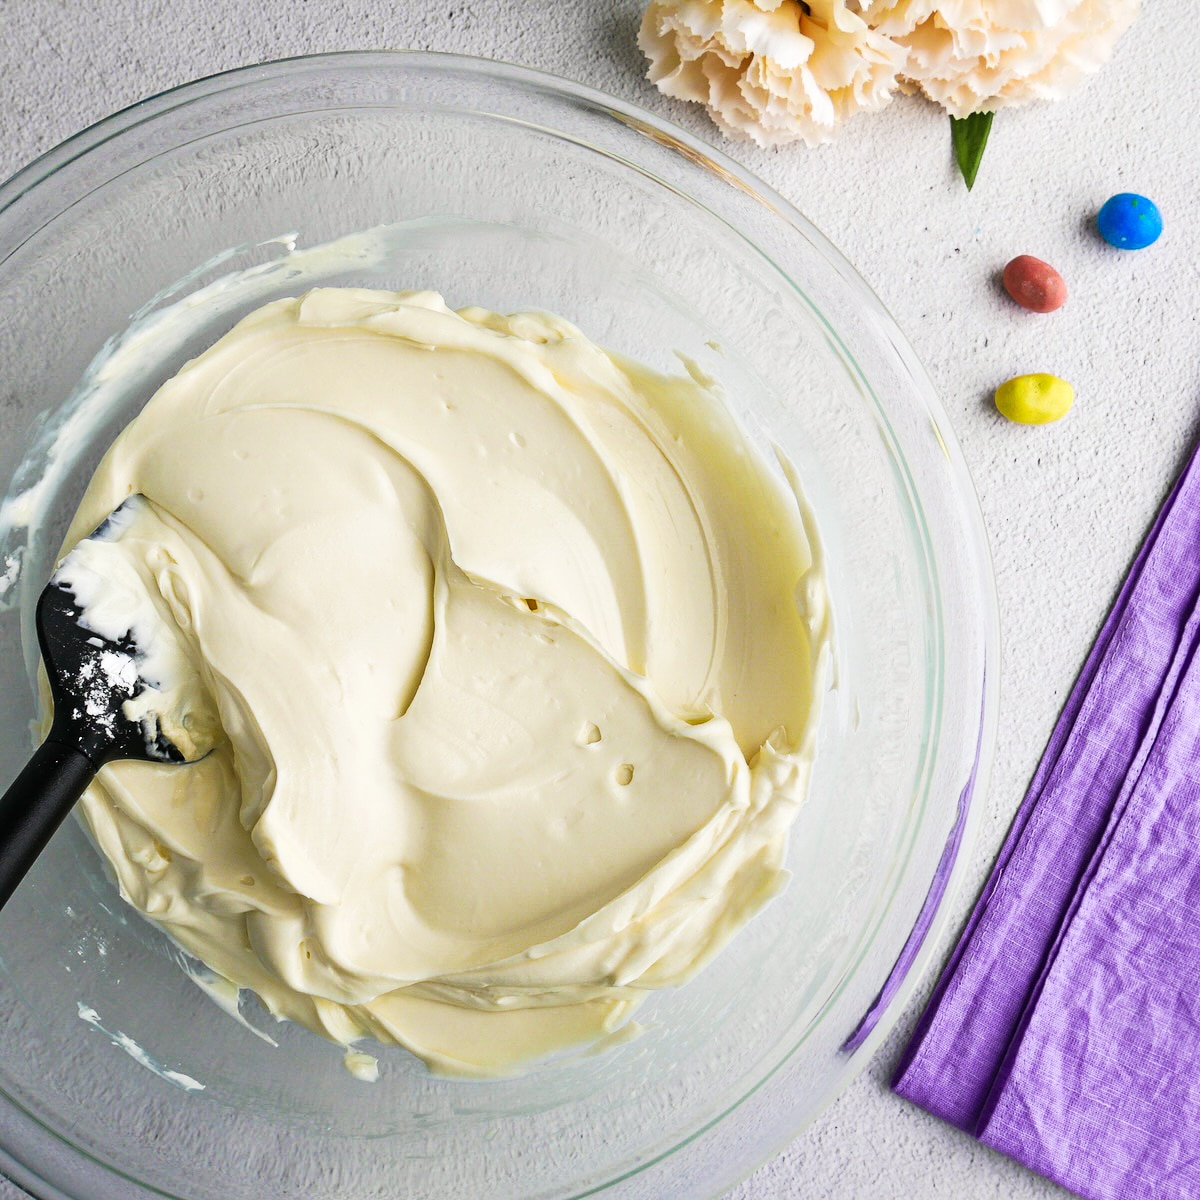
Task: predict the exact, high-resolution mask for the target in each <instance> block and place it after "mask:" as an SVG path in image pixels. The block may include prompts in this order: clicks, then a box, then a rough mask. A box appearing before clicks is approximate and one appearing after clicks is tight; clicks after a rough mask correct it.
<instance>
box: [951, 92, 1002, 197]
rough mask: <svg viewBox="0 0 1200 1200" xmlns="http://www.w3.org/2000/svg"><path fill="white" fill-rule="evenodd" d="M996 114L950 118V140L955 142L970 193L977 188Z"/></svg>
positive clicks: (961, 169)
mask: <svg viewBox="0 0 1200 1200" xmlns="http://www.w3.org/2000/svg"><path fill="white" fill-rule="evenodd" d="M995 115H996V114H995V113H990V112H977V113H972V114H971V115H970V116H969V117H951V118H950V138H951V140H952V141H953V142H954V157H955V158H956V159H957V160H958V169H959V170H960V171H961V172H962V177H963V180H964V181H965V183H966V185H967V191H968V192H969V191H970V190H971V189H972V188H973V187H974V186H975V176H976V175H978V174H979V164H980V163H981V162H982V161H983V152H984V150H985V149H986V148H987V143H988V134H989V133H991V132H992V118H993V117H994V116H995Z"/></svg>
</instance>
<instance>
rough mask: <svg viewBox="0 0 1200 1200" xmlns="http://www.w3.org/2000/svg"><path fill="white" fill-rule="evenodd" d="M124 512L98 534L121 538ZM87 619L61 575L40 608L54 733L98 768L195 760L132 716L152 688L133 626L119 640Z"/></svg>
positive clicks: (48, 587) (51, 584)
mask: <svg viewBox="0 0 1200 1200" xmlns="http://www.w3.org/2000/svg"><path fill="white" fill-rule="evenodd" d="M143 503H144V502H143ZM120 511H121V510H120V509H118V510H117V513H114V514H113V517H110V518H109V519H108V520H107V521H105V522H104V523H103V524H102V525H101V526H100V528H99V529H97V530H96V532H95V533H94V534H92V535H91V536H92V538H99V539H109V538H111V537H113V536H115V533H114V531H115V530H117V529H119V527H120V524H121V522H120V521H119V520H114V518H116V517H118V515H119V514H120ZM86 620H87V618H86V613H85V611H84V610H83V609H82V608H81V606H80V604H79V603H78V602H77V600H76V597H75V595H74V593H73V592H72V590H71V588H70V586H69V584H68V583H65V582H63V581H62V580H61V579H60V577H59V576H58V575H55V577H54V578H52V579H51V580H50V582H49V583H48V584H47V585H46V588H45V590H44V591H43V592H42V594H41V597H40V598H39V600H38V606H37V629H38V642H39V643H40V646H41V651H42V660H43V662H44V663H45V665H46V674H47V676H48V678H49V681H50V693H51V695H52V696H53V698H54V725H53V730H54V732H53V735H52V736H53V737H54V739H55V740H56V741H59V742H67V743H69V744H71V745H74V746H77V747H78V748H79V749H80V750H82V751H83V752H84V753H85V754H86V755H87V756H88V757H89V758H90V759H91V760H92V761H93V762H94V763H95V764H96V765H97V766H100V765H102V764H103V763H106V762H110V761H112V760H113V759H118V758H133V759H145V760H147V761H151V762H166V763H182V762H186V761H189V760H188V758H187V756H185V755H184V753H183V752H182V751H181V750H180V749H179V748H178V747H177V746H176V745H175V744H174V743H173V742H171V741H169V740H168V739H167V738H166V737H165V736H164V735H163V734H162V732H161V731H160V730H159V728H158V726H157V722H155V721H154V720H153V719H145V718H142V719H139V718H138V717H136V716H135V717H130V716H128V715H126V704H127V702H128V701H130V700H133V699H134V698H135V697H137V696H139V695H141V693H142V692H143V691H145V690H146V689H147V687H148V686H149V685H148V684H147V682H146V680H145V679H144V678H143V677H142V675H141V673H140V665H139V664H140V662H141V655H140V654H139V650H138V646H137V644H136V643H135V642H134V640H133V637H132V633H131V631H130V630H126V631H125V632H124V634H123V635H122V636H120V637H116V638H114V637H112V636H111V630H109V631H108V633H109V636H102V635H101V634H99V633H97V632H96V631H95V630H94V629H91V628H89V627H88V625H87V623H86ZM193 757H199V755H193Z"/></svg>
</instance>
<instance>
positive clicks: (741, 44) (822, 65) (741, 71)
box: [638, 0, 907, 146]
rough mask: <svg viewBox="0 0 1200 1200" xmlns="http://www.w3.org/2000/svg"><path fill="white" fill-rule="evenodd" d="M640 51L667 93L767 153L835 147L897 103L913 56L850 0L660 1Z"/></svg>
mask: <svg viewBox="0 0 1200 1200" xmlns="http://www.w3.org/2000/svg"><path fill="white" fill-rule="evenodd" d="M638 45H640V46H641V48H642V51H643V52H644V53H645V55H646V57H647V58H648V59H649V60H650V70H649V76H650V79H651V81H652V82H653V83H655V84H657V85H658V87H659V89H660V90H661V91H663V92H665V93H666V94H667V95H668V96H674V97H676V98H677V99H680V100H695V101H698V102H699V103H701V104H704V105H706V106H707V108H708V111H709V113H710V114H711V115H712V118H713V120H714V121H715V122H716V123H717V124H718V125H719V126H720V127H721V128H722V129H723V130H725V131H726V132H727V133H734V134H743V135H747V136H749V137H751V138H753V139H754V140H755V141H756V142H757V143H758V144H759V145H760V146H774V145H780V144H782V143H784V142H794V141H803V142H807V143H808V144H809V145H810V146H814V145H817V144H819V143H821V142H827V141H829V140H830V139H831V138H832V137H833V136H834V134H836V133H837V132H838V130H839V129H840V127H841V126H842V124H843V122H845V121H846V119H847V118H849V117H851V116H853V115H854V113H856V112H860V111H873V110H875V109H879V108H883V106H884V105H885V104H887V103H888V102H889V101H890V100H891V98H892V94H893V92H894V91H895V89H896V82H897V75H898V74H899V73H900V72H901V71H902V70H903V68H904V64H905V61H906V58H907V51H906V50H905V49H904V48H903V47H901V46H899V45H897V44H896V43H895V42H893V41H892V40H891V39H890V38H889V37H887V36H885V35H884V34H881V33H879V32H876V31H875V30H872V29H871V28H870V27H869V26H868V25H867V23H866V22H865V21H864V20H863V19H862V18H861V17H860V16H859V15H858V14H857V13H855V12H852V11H851V10H850V9H849V8H848V7H847V4H846V0H807V3H801V2H799V0H653V2H652V3H651V5H650V7H649V8H648V9H647V10H646V15H645V17H644V18H643V20H642V27H641V30H640V32H639V34H638Z"/></svg>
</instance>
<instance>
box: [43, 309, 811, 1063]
mask: <svg viewBox="0 0 1200 1200" xmlns="http://www.w3.org/2000/svg"><path fill="white" fill-rule="evenodd" d="M134 494H140V495H141V496H143V497H144V498H145V503H142V504H139V505H136V506H134V508H133V510H132V513H131V516H130V519H129V520H128V521H127V522H124V523H123V525H122V528H121V529H120V531H119V536H118V537H117V538H116V539H114V540H113V541H112V542H110V543H109V547H110V548H115V549H116V550H117V551H118V552H119V553H120V554H121V555H123V556H124V558H125V565H126V566H127V567H129V568H131V569H132V570H134V571H136V573H137V574H138V576H139V577H140V578H141V579H142V581H143V583H144V585H145V587H146V588H147V589H148V590H149V591H150V593H151V595H152V596H153V599H154V603H155V607H156V608H157V609H158V610H159V611H160V612H161V613H163V614H165V619H166V620H167V621H168V622H169V624H170V626H171V634H172V645H173V646H177V647H181V648H182V652H183V654H184V655H185V657H186V659H187V660H188V668H187V670H188V674H189V679H191V680H193V681H194V680H195V678H197V677H198V679H199V681H200V685H201V686H200V689H199V691H197V690H196V689H195V688H194V687H191V688H190V690H189V692H188V694H189V695H191V696H192V697H193V701H192V702H193V703H195V704H199V705H201V706H202V707H204V708H205V710H206V711H205V713H204V714H203V716H204V718H205V720H206V722H207V721H209V720H211V721H212V722H215V726H216V728H217V735H216V745H215V749H214V750H213V751H212V753H211V754H209V756H208V757H207V758H205V759H204V760H202V761H201V762H198V763H196V764H194V765H192V766H188V767H171V766H162V765H158V764H154V763H144V762H136V763H134V762H124V763H114V764H112V765H110V766H108V767H105V768H104V770H103V771H102V772H101V773H100V776H99V777H98V780H97V782H96V783H95V784H94V785H93V786H92V788H91V789H90V790H89V791H88V793H87V795H86V796H85V798H84V800H83V802H82V811H83V815H84V818H85V819H86V822H87V824H88V826H89V828H90V830H91V832H92V834H93V836H94V838H95V840H96V842H97V844H98V845H99V847H100V848H101V850H102V852H103V853H104V854H105V855H106V856H107V858H108V859H109V861H110V862H111V863H112V865H113V868H114V869H115V871H116V874H117V877H118V880H119V883H120V887H121V891H122V894H123V895H124V896H125V898H126V899H127V900H128V901H129V902H130V903H131V904H133V905H134V906H135V907H137V908H138V909H140V910H141V911H142V912H143V913H144V914H146V915H147V916H148V917H150V918H152V919H153V920H155V921H156V922H158V923H159V924H160V925H161V926H162V927H163V928H164V929H165V930H166V931H167V932H168V933H169V934H170V935H171V936H172V937H173V938H174V939H175V940H176V941H177V942H178V943H179V944H180V945H181V946H182V947H184V948H185V949H186V950H187V951H188V952H190V953H191V954H193V955H195V956H197V957H198V958H199V959H200V960H202V961H203V962H204V963H206V964H208V966H209V967H210V968H211V969H212V970H213V971H214V972H215V973H216V975H217V976H219V977H220V978H221V979H224V980H227V981H229V983H230V984H232V985H234V986H236V987H246V988H251V989H253V990H254V992H256V993H257V994H258V995H259V997H260V998H261V999H262V1001H263V1002H264V1004H265V1005H266V1006H267V1008H268V1009H270V1010H271V1011H272V1012H273V1013H275V1014H276V1015H277V1016H280V1017H285V1018H289V1019H291V1020H294V1021H298V1022H300V1023H301V1024H303V1025H306V1026H308V1027H309V1028H310V1029H313V1030H315V1031H317V1032H318V1033H321V1034H324V1035H325V1036H327V1037H329V1038H331V1039H333V1040H335V1041H337V1042H339V1043H342V1044H344V1045H347V1046H349V1045H351V1044H353V1043H355V1042H358V1041H361V1040H362V1039H364V1038H375V1039H377V1040H378V1041H380V1042H384V1043H390V1042H395V1043H399V1044H401V1045H403V1046H406V1047H407V1048H408V1049H409V1050H411V1051H412V1052H413V1053H414V1054H416V1055H418V1056H420V1057H421V1058H422V1059H423V1060H424V1061H425V1062H426V1063H427V1064H428V1065H429V1066H430V1067H431V1068H432V1069H433V1070H435V1071H438V1072H441V1073H445V1074H450V1075H461V1076H484V1077H486V1076H494V1075H502V1074H505V1073H510V1072H512V1071H515V1070H520V1069H523V1068H525V1067H527V1066H528V1065H529V1064H531V1063H533V1062H535V1061H537V1060H539V1059H541V1058H543V1057H545V1056H547V1055H550V1054H553V1053H554V1052H556V1051H559V1050H562V1049H564V1048H567V1047H571V1046H580V1045H588V1044H592V1043H596V1042H599V1041H601V1040H603V1039H605V1038H606V1037H608V1036H610V1035H611V1034H612V1033H613V1031H614V1030H617V1029H618V1028H620V1027H621V1026H623V1025H624V1024H625V1023H626V1022H628V1021H629V1019H630V1017H631V1015H632V1013H633V1011H634V1009H635V1007H636V1005H637V1003H638V1002H639V1000H640V999H642V998H643V997H644V996H645V995H646V994H647V992H648V990H649V989H653V988H659V987H663V986H666V985H672V984H677V983H680V982H682V981H684V980H686V979H687V978H688V977H689V976H691V975H692V974H693V973H694V972H695V971H697V970H698V969H699V968H700V967H701V966H702V965H703V964H704V963H705V962H707V961H708V959H709V958H710V957H711V956H712V955H713V954H714V953H715V952H716V951H717V950H718V949H719V948H720V947H721V946H722V945H723V944H724V943H725V941H726V940H727V939H728V938H729V937H730V936H731V935H732V934H733V933H734V932H735V931H736V930H737V929H738V928H739V927H740V926H741V925H742V924H744V922H745V921H746V920H747V919H749V917H750V916H751V915H753V913H754V912H756V911H757V910H758V909H759V908H760V907H761V906H762V905H763V904H764V903H765V902H766V901H767V900H768V899H769V898H770V897H771V896H772V895H773V894H774V893H775V892H776V891H777V890H778V889H779V887H780V886H781V884H782V882H783V880H784V872H783V870H782V867H781V863H782V859H783V853H784V848H785V843H786V835H787V830H788V827H789V825H790V823H791V821H792V819H793V817H794V815H795V813H796V810H797V807H798V806H799V805H800V804H801V803H802V801H803V798H804V795H805V791H806V788H807V784H808V777H809V773H810V769H811V764H812V757H813V751H814V741H815V727H816V721H817V717H818V709H819V697H820V692H821V689H822V681H821V674H822V669H821V664H822V662H823V658H824V653H825V649H826V642H827V637H828V626H827V611H826V609H827V605H826V599H825V592H824V587H823V581H822V579H821V577H820V572H819V568H818V567H817V566H815V565H814V554H813V546H812V543H811V542H810V537H809V534H808V533H807V532H806V526H805V521H804V519H803V517H802V513H801V509H800V506H799V504H798V501H797V498H796V496H795V494H794V493H793V492H792V491H791V490H790V489H789V488H788V486H787V485H786V484H785V482H784V481H783V479H781V478H780V477H779V476H778V475H777V474H776V473H775V472H774V471H772V470H771V469H769V468H768V467H767V465H766V464H765V462H764V461H763V460H762V459H761V458H760V457H759V456H758V454H757V453H756V452H755V450H754V449H753V447H752V446H751V444H750V442H749V441H748V439H747V438H746V436H745V434H744V433H743V432H742V431H741V430H740V428H739V427H738V425H737V423H736V422H735V421H734V419H733V418H732V416H731V415H730V413H729V412H728V410H727V409H726V407H725V406H724V404H723V402H722V401H721V399H720V397H719V396H718V395H717V394H716V392H715V390H714V389H713V388H712V387H711V386H710V385H709V384H708V382H707V381H706V380H704V379H701V378H693V377H691V376H690V375H688V376H664V375H660V374H656V373H654V372H652V371H650V370H648V369H646V368H643V367H641V366H639V365H637V364H635V363H632V362H630V361H628V360H625V359H622V358H619V357H617V356H615V355H612V354H609V353H606V352H605V351H603V350H601V349H600V348H599V347H597V346H596V345H594V344H593V343H591V342H590V341H588V340H587V339H586V338H585V337H584V335H583V334H582V333H580V331H579V330H577V329H576V328H574V327H573V326H572V325H570V324H569V323H567V322H566V321H564V320H562V319H560V318H557V317H553V316H549V315H545V314H533V313H519V314H516V315H513V316H508V317H504V316H499V315H497V314H495V313H492V312H487V311H484V310H481V309H474V308H468V309H463V310H461V311H459V312H454V311H451V310H450V309H449V308H447V307H446V305H445V304H444V303H443V301H442V300H441V298H440V297H438V296H437V295H435V294H433V293H429V292H416V293H388V292H379V291H367V290H356V289H328V288H326V289H316V290H313V291H310V292H308V293H306V294H305V295H303V296H301V297H299V298H293V299H285V300H279V301H276V302H274V303H271V304H268V305H267V306H266V307H264V308H261V309H259V310H258V311H256V312H254V313H252V314H251V315H250V316H248V317H246V318H244V319H243V320H242V321H241V322H240V323H239V324H238V325H237V326H236V327H235V328H234V329H233V330H232V331H231V332H230V333H228V334H227V335H226V336H225V337H223V338H221V340H220V341H218V342H217V343H216V344H215V345H214V346H213V347H212V348H211V349H209V350H208V351H206V352H205V353H203V354H202V355H200V357H198V358H196V359H195V360H193V361H192V362H190V363H189V364H187V366H185V367H184V368H183V369H182V370H181V371H180V372H179V373H178V375H176V376H175V377H174V378H173V379H171V380H170V381H169V382H167V383H166V384H165V385H164V386H163V387H162V388H161V389H160V390H159V391H158V392H157V393H156V394H155V395H154V397H153V398H152V399H151V400H150V401H149V403H148V404H147V405H146V407H145V408H144V410H143V411H142V412H141V413H140V415H139V416H138V417H137V418H136V419H135V420H134V421H133V422H132V423H131V424H130V425H129V426H128V427H127V428H126V430H125V431H124V433H122V434H121V436H120V437H119V438H118V439H117V441H116V442H115V443H114V445H113V446H112V448H111V449H110V450H109V452H108V454H107V455H106V456H105V458H104V460H103V462H102V463H101V465H100V467H99V469H98V470H97V472H96V475H95V477H94V479H93V480H92V483H91V485H90V487H89V489H88V491H87V494H86V495H85V497H84V500H83V502H82V504H81V507H80V509H79V512H78V514H77V516H76V518H75V521H74V523H73V526H72V529H71V531H70V533H69V534H68V538H67V547H68V548H69V547H71V546H73V545H74V544H76V543H77V542H78V541H79V539H81V538H82V537H84V536H85V535H86V534H88V533H89V532H90V531H91V530H92V529H93V528H94V527H95V526H96V525H97V524H99V522H100V521H101V520H102V519H103V518H104V517H105V516H106V515H107V514H108V513H109V512H111V511H112V510H113V509H115V508H116V507H117V506H118V505H119V504H121V502H122V501H124V500H125V499H126V498H127V497H129V496H131V495H134ZM124 573H125V574H126V576H128V571H126V572H124ZM131 619H132V617H131ZM168 685H169V681H167V683H166V684H164V686H168ZM197 696H201V697H202V698H201V699H196V697H197ZM356 1053H357V1052H356ZM353 1065H354V1066H355V1067H356V1068H357V1069H358V1070H359V1071H360V1072H361V1073H362V1074H364V1075H370V1074H372V1072H371V1071H370V1070H369V1069H368V1068H369V1066H370V1064H369V1063H368V1062H367V1061H366V1056H362V1057H356V1058H355V1059H354V1063H353Z"/></svg>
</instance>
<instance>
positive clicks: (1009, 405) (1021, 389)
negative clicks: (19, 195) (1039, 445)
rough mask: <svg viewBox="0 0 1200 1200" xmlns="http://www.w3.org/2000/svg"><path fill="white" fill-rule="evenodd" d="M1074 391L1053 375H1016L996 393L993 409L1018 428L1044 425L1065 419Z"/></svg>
mask: <svg viewBox="0 0 1200 1200" xmlns="http://www.w3.org/2000/svg"><path fill="white" fill-rule="evenodd" d="M1074 403H1075V389H1074V388H1073V387H1072V386H1071V385H1070V384H1069V383H1068V382H1067V381H1066V380H1065V379H1059V377H1058V376H1057V375H1018V376H1017V377H1016V378H1015V379H1010V380H1009V381H1008V382H1007V383H1002V384H1001V385H1000V386H999V387H998V388H997V389H996V407H997V408H998V409H999V410H1000V412H1001V413H1002V414H1003V415H1004V416H1006V417H1007V418H1008V419H1009V420H1010V421H1016V422H1017V423H1018V424H1019V425H1045V424H1047V423H1048V422H1050V421H1057V420H1058V419H1059V418H1060V417H1065V416H1066V415H1067V413H1068V412H1069V411H1070V408H1071V405H1072V404H1074Z"/></svg>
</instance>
